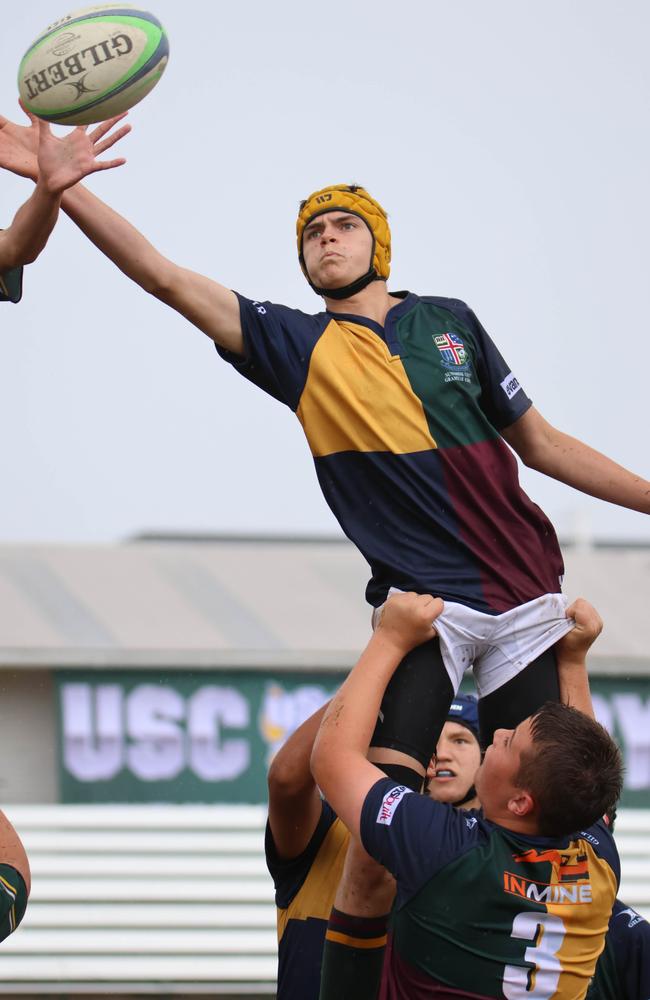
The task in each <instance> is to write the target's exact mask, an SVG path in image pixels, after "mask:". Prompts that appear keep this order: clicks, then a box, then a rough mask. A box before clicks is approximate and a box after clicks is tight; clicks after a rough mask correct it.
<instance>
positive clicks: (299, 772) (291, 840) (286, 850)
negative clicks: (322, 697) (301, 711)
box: [267, 705, 327, 859]
mask: <svg viewBox="0 0 650 1000" xmlns="http://www.w3.org/2000/svg"><path fill="white" fill-rule="evenodd" d="M326 708H327V705H323V706H322V708H319V709H318V711H317V712H314V714H313V715H312V716H310V717H309V718H308V719H307V721H306V722H303V724H302V725H301V726H299V727H298V729H296V731H295V733H293V734H292V735H291V736H290V737H289V739H288V740H287V741H286V743H285V744H284V746H283V747H281V749H280V750H278V752H277V753H276V755H275V757H274V758H273V761H272V762H271V767H270V768H269V774H268V779H267V781H268V786H269V826H270V827H271V833H272V835H273V843H274V844H275V849H276V851H277V853H278V855H279V857H280V858H284V859H288V858H297V857H298V855H299V854H302V852H303V851H304V850H305V848H306V847H307V845H308V843H309V841H310V840H311V838H312V835H313V833H314V831H315V829H316V827H317V825H318V820H319V819H320V815H321V798H320V793H319V791H318V788H317V787H316V782H315V781H314V779H313V777H312V773H311V770H310V767H309V760H310V757H311V752H312V749H313V746H314V740H315V739H316V734H317V733H318V729H319V727H320V724H321V722H322V720H323V716H324V715H325V710H326Z"/></svg>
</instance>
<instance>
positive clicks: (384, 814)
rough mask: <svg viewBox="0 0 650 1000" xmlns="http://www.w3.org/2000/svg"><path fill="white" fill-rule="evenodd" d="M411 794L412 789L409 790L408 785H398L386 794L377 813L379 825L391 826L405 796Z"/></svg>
mask: <svg viewBox="0 0 650 1000" xmlns="http://www.w3.org/2000/svg"><path fill="white" fill-rule="evenodd" d="M411 792H412V789H411V788H407V787H406V785H396V786H395V788H391V790H390V792H386V794H385V795H384V797H383V799H382V800H381V806H380V808H379V812H378V813H377V823H379V824H381V826H390V825H391V823H392V822H393V816H394V815H395V810H396V809H397V807H398V805H399V804H400V802H401V801H402V799H403V798H404V796H405V795H408V794H409V793H411Z"/></svg>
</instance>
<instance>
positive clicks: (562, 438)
mask: <svg viewBox="0 0 650 1000" xmlns="http://www.w3.org/2000/svg"><path fill="white" fill-rule="evenodd" d="M501 433H502V435H503V437H504V438H505V440H506V441H507V442H508V444H509V445H510V447H511V448H513V449H514V450H515V451H516V452H517V454H518V455H519V457H520V459H521V460H522V462H523V463H524V465H527V466H528V467H529V468H531V469H535V470H536V471H537V472H543V473H544V474H545V475H547V476H550V477H551V478H552V479H558V480H559V481H560V482H561V483H566V485H567V486H573V487H574V489H576V490H580V491H581V492H582V493H587V494H589V496H592V497H597V498H598V499H599V500H607V501H608V502H609V503H615V504H618V506H619V507H629V508H630V510H638V511H639V513H641V514H650V482H648V480H647V479H643V477H642V476H637V475H636V474H635V473H633V472H629V471H628V470H627V469H625V468H623V466H622V465H618V464H617V463H616V462H613V461H612V459H611V458H607V456H606V455H602V454H601V453H600V452H599V451H596V450H595V449H594V448H590V447H589V445H587V444H584V443H583V442H582V441H579V440H578V439H577V438H574V437H571V436H570V435H569V434H564V433H563V431H559V430H557V429H556V428H555V427H553V426H551V424H549V423H548V421H546V420H545V419H544V417H543V416H542V415H541V413H540V412H539V411H538V410H536V409H535V407H534V406H531V407H530V409H529V410H526V412H525V413H524V414H523V416H521V417H520V418H519V420H516V421H515V422H514V424H511V425H510V427H505V428H504V429H503V430H502V432H501Z"/></svg>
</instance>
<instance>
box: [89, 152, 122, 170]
mask: <svg viewBox="0 0 650 1000" xmlns="http://www.w3.org/2000/svg"><path fill="white" fill-rule="evenodd" d="M125 163H126V159H125V157H124V156H120V157H119V159H117V160H104V161H103V162H102V163H95V164H94V166H93V169H92V170H90V171H89V173H91V174H94V173H97V171H98V170H112V169H113V167H123V166H124V164H125Z"/></svg>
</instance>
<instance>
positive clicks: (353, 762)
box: [312, 594, 443, 837]
mask: <svg viewBox="0 0 650 1000" xmlns="http://www.w3.org/2000/svg"><path fill="white" fill-rule="evenodd" d="M442 607H443V604H442V601H441V600H439V599H437V598H433V597H429V596H428V595H422V594H420V595H418V594H397V595H395V596H394V597H391V598H390V599H389V600H388V601H387V603H386V606H385V608H384V611H383V614H382V617H381V620H380V623H379V625H378V626H377V628H376V630H375V632H374V634H373V636H372V638H371V639H370V642H369V643H368V645H367V646H366V648H365V650H364V652H363V653H362V654H361V657H360V659H359V662H358V663H357V665H356V666H355V668H354V670H353V671H352V673H351V674H350V676H349V677H348V678H347V680H346V681H345V682H344V683H343V685H342V687H341V688H340V690H339V691H338V693H337V694H336V695H335V696H334V698H333V699H332V701H331V703H330V706H329V708H328V710H327V712H326V713H325V718H324V719H323V723H322V725H321V728H320V731H319V733H318V737H317V739H316V744H315V746H314V752H313V754H312V771H313V773H314V777H315V779H316V781H317V783H318V785H319V786H320V788H321V789H322V791H323V794H324V795H325V797H326V799H327V801H328V802H329V803H330V804H331V805H332V807H333V809H335V811H336V812H337V813H338V815H339V816H340V818H341V819H342V820H343V822H344V823H345V825H346V826H347V828H348V829H349V830H350V833H352V834H353V835H354V836H356V837H358V836H359V822H360V818H361V809H362V807H363V803H364V801H365V798H366V795H367V794H368V792H369V791H370V789H371V788H372V786H373V785H374V784H375V782H377V781H378V780H379V779H380V778H385V777H386V775H385V773H384V772H383V771H380V770H379V768H377V767H375V766H374V764H371V763H370V762H369V761H368V760H366V753H367V751H368V745H369V743H370V738H371V736H372V733H373V730H374V727H375V723H376V721H377V713H378V712H379V708H380V705H381V700H382V698H383V695H384V691H385V690H386V686H387V684H388V682H389V680H390V679H391V677H392V676H393V674H394V672H395V670H396V669H397V667H398V666H399V664H400V663H401V661H402V660H403V659H404V656H405V655H406V653H408V652H409V651H410V650H411V649H413V648H414V646H419V645H420V644H421V643H423V642H426V641H427V640H428V639H431V637H432V636H433V635H434V634H435V633H434V630H433V625H432V622H433V620H434V618H436V617H437V615H439V614H440V612H441V611H442Z"/></svg>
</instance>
